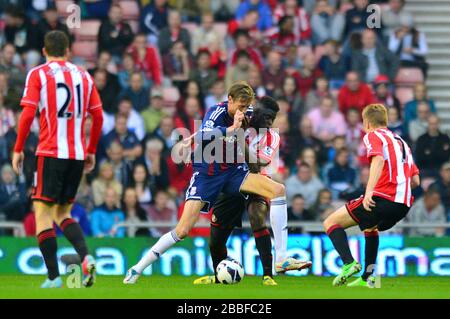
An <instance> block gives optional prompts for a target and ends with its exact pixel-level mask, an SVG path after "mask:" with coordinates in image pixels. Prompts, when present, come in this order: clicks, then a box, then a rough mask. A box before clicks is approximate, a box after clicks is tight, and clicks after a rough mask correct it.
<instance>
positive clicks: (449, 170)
mask: <svg viewBox="0 0 450 319" xmlns="http://www.w3.org/2000/svg"><path fill="white" fill-rule="evenodd" d="M429 189H435V190H437V191H438V192H439V194H440V195H441V200H442V204H443V205H444V207H445V211H446V212H448V211H449V209H450V162H446V163H444V164H443V165H442V166H441V167H440V172H439V177H438V179H437V181H435V182H434V183H433V184H431V185H430V187H429Z"/></svg>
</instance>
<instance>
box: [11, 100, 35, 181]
mask: <svg viewBox="0 0 450 319" xmlns="http://www.w3.org/2000/svg"><path fill="white" fill-rule="evenodd" d="M36 109H37V108H36V107H34V106H30V105H28V106H24V108H23V111H22V114H21V115H20V119H19V124H18V129H17V139H16V145H15V146H14V154H13V159H12V167H13V169H14V172H16V174H17V175H19V174H20V173H21V171H22V164H23V160H24V154H23V147H24V145H25V142H26V140H27V136H28V134H29V133H30V128H31V124H33V120H34V116H35V115H36Z"/></svg>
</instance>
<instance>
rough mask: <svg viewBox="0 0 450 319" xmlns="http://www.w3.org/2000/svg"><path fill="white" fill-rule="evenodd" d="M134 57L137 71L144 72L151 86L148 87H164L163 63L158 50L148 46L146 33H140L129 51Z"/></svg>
mask: <svg viewBox="0 0 450 319" xmlns="http://www.w3.org/2000/svg"><path fill="white" fill-rule="evenodd" d="M128 52H129V53H130V54H131V56H132V57H133V61H134V64H135V69H136V70H137V71H140V72H143V73H144V75H145V78H146V80H147V81H150V85H148V86H147V87H150V88H151V87H153V86H161V85H162V78H163V75H162V72H161V70H162V64H161V63H162V62H161V57H160V56H159V53H158V49H157V48H155V47H154V46H151V45H148V43H147V38H146V36H145V34H144V33H138V34H137V35H136V37H135V38H134V41H133V45H132V46H131V47H130V48H129V49H128Z"/></svg>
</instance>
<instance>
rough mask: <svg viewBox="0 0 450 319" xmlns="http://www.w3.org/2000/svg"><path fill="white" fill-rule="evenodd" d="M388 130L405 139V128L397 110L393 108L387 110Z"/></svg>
mask: <svg viewBox="0 0 450 319" xmlns="http://www.w3.org/2000/svg"><path fill="white" fill-rule="evenodd" d="M387 111H388V129H389V130H391V131H392V132H394V133H396V134H398V136H401V137H402V138H407V136H406V135H405V126H404V124H403V122H402V120H401V119H400V114H399V112H398V109H397V108H395V107H390V108H388V110H387Z"/></svg>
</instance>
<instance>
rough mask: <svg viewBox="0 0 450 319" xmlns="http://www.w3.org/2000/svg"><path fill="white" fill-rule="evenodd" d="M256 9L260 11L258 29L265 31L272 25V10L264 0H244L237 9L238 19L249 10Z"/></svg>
mask: <svg viewBox="0 0 450 319" xmlns="http://www.w3.org/2000/svg"><path fill="white" fill-rule="evenodd" d="M252 10H255V11H257V12H258V16H259V20H258V23H257V27H258V30H260V31H265V30H268V29H269V28H271V27H272V12H271V10H270V7H269V6H268V5H267V4H266V2H265V1H264V0H244V1H242V2H241V4H240V5H239V7H238V8H237V10H236V19H237V20H241V19H243V18H244V16H245V15H246V14H247V12H249V11H252Z"/></svg>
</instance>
